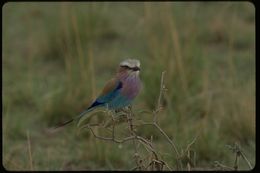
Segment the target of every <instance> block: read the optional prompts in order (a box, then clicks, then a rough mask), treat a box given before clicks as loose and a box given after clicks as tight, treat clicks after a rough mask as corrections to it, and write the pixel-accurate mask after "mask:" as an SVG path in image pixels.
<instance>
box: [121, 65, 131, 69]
mask: <svg viewBox="0 0 260 173" xmlns="http://www.w3.org/2000/svg"><path fill="white" fill-rule="evenodd" d="M121 67H123V68H126V69H131V68H130V67H129V66H127V65H122V66H121Z"/></svg>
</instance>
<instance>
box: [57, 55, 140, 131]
mask: <svg viewBox="0 0 260 173" xmlns="http://www.w3.org/2000/svg"><path fill="white" fill-rule="evenodd" d="M139 71H140V61H139V60H136V59H127V60H124V61H122V62H121V63H120V64H119V68H118V70H117V73H116V75H115V77H114V78H112V79H111V80H109V81H108V82H107V83H106V85H105V87H104V89H103V90H102V92H101V93H100V95H99V96H98V97H97V98H96V100H95V101H94V102H93V103H92V104H91V105H90V106H89V107H88V108H87V109H86V110H85V111H83V112H82V113H81V114H80V115H78V116H77V117H76V118H74V119H71V120H69V121H67V122H65V123H63V124H61V125H59V126H57V127H56V128H58V127H62V126H64V125H66V124H69V123H71V122H73V121H74V120H76V119H80V118H82V117H83V116H87V115H88V114H87V113H88V112H90V111H92V110H93V109H95V108H97V107H107V108H108V109H110V110H117V109H121V108H123V107H126V106H128V105H129V104H131V102H132V101H133V100H134V98H135V97H136V96H137V95H138V93H139V91H140V89H141V81H140V78H139Z"/></svg>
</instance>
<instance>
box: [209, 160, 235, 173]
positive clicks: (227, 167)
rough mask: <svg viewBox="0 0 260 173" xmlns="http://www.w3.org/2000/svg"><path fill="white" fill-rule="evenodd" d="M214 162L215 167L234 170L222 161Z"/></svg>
mask: <svg viewBox="0 0 260 173" xmlns="http://www.w3.org/2000/svg"><path fill="white" fill-rule="evenodd" d="M214 164H215V167H219V168H221V169H222V170H229V171H233V170H234V168H232V167H229V166H226V165H224V164H222V163H219V162H218V161H215V162H214Z"/></svg>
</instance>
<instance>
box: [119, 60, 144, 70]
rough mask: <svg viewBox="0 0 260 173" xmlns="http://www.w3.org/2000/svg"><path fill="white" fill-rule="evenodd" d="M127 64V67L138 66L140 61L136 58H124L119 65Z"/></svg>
mask: <svg viewBox="0 0 260 173" xmlns="http://www.w3.org/2000/svg"><path fill="white" fill-rule="evenodd" d="M124 65H126V66H128V67H131V68H133V67H140V61H139V60H137V59H126V60H124V61H122V62H121V63H120V66H124Z"/></svg>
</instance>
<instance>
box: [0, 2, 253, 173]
mask: <svg viewBox="0 0 260 173" xmlns="http://www.w3.org/2000/svg"><path fill="white" fill-rule="evenodd" d="M2 10H3V39H2V43H3V47H2V48H3V52H2V57H3V60H2V63H3V65H2V67H3V85H2V86H3V97H2V98H3V127H2V129H3V165H4V167H5V168H6V169H8V170H31V169H33V170H85V169H88V170H89V169H91V170H96V169H98V170H101V169H109V170H114V169H120V170H129V169H131V168H133V167H134V166H135V163H134V160H133V152H134V149H133V146H132V145H131V143H129V144H123V145H122V146H119V145H118V144H113V143H111V142H107V141H100V140H98V139H95V138H94V137H93V136H92V135H91V134H90V132H88V131H86V132H82V133H80V134H78V132H77V130H76V127H75V126H73V125H72V126H70V127H67V128H66V129H64V130H62V131H61V132H59V133H57V134H52V135H50V134H48V133H46V132H45V130H46V129H48V128H50V127H52V126H54V125H56V124H57V123H59V122H62V121H66V120H67V119H69V118H70V117H73V116H75V115H77V114H78V113H79V112H80V111H82V110H83V109H84V108H85V107H87V106H88V105H89V104H90V102H91V101H92V100H93V99H94V98H95V96H97V95H98V93H99V92H100V90H101V89H102V87H103V86H104V84H105V82H106V81H107V80H108V79H110V78H111V77H112V76H113V75H114V73H115V70H116V68H117V65H118V64H119V62H120V61H121V60H123V59H125V58H129V57H130V58H132V57H134V58H138V59H140V61H141V67H142V70H141V79H142V82H143V85H144V87H143V90H142V93H141V94H140V95H139V96H138V98H137V99H136V100H135V102H134V110H135V111H137V110H147V109H148V110H152V109H154V107H155V106H156V103H157V98H158V95H159V90H160V76H161V72H162V71H164V70H165V71H166V76H165V77H166V79H165V84H166V87H167V89H168V90H167V92H166V94H165V95H164V98H163V101H162V103H163V106H164V110H163V112H162V113H161V114H160V116H159V121H160V125H161V127H162V128H163V130H165V132H166V133H167V134H168V135H169V136H170V137H171V138H173V139H174V140H175V142H176V144H177V146H178V148H179V149H180V150H181V149H183V150H184V149H185V148H186V146H187V145H188V143H190V142H191V141H192V139H193V138H194V137H195V136H196V135H197V134H199V137H198V139H197V140H196V142H195V144H194V145H193V150H194V151H195V152H196V167H197V168H201V169H209V168H212V167H213V164H214V161H219V162H221V163H223V164H226V165H229V166H233V163H234V157H235V155H234V154H233V153H232V152H230V151H229V150H228V149H227V147H226V145H232V144H234V143H235V142H239V143H240V145H241V146H242V148H243V150H244V152H245V154H246V156H247V157H248V159H249V160H250V161H251V162H252V164H253V165H254V163H255V7H254V6H253V4H251V3H249V2H237V3H233V2H220V3H216V2H165V3H159V2H146V3H142V2H135V3H126V2H124V3H109V2H93V3H90V2H89V3H69V2H63V3H57V2H56V3H47V2H46V3H32V2H30V3H18V2H17V3H16V2H9V3H6V4H5V5H4V6H3V8H2ZM137 116H138V117H139V118H141V119H144V120H151V119H152V116H151V115H147V114H142V115H141V114H140V115H137ZM122 128H123V127H120V128H119V129H122ZM28 132H29V136H30V142H31V157H32V163H30V155H29V152H28V138H27V137H28V136H27V133H28ZM100 133H101V134H102V132H100ZM138 133H139V134H140V135H142V136H146V137H150V136H151V135H153V136H154V140H155V141H154V142H155V144H156V145H157V146H158V148H159V149H160V151H161V152H162V153H164V154H162V155H163V157H164V159H165V160H167V161H168V162H169V163H171V165H173V166H172V167H174V166H175V163H174V157H175V156H174V154H173V153H172V152H171V151H170V149H169V148H170V146H169V145H168V143H167V142H166V141H165V139H164V138H162V137H161V136H160V134H159V133H158V132H157V131H156V130H155V129H153V128H150V127H147V126H144V127H141V128H140V129H138ZM31 165H32V166H31ZM239 166H240V167H239V169H248V167H247V165H246V164H245V163H244V162H243V161H242V160H241V161H240V165H239Z"/></svg>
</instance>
